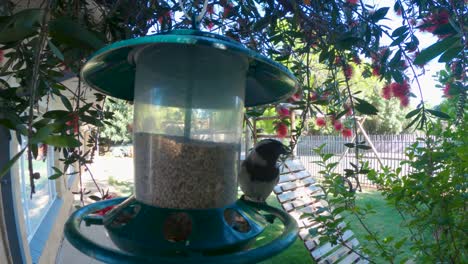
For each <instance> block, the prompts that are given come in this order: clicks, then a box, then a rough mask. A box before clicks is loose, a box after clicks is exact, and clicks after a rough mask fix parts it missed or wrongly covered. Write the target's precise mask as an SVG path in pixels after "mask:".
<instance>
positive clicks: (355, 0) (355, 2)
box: [346, 0, 358, 5]
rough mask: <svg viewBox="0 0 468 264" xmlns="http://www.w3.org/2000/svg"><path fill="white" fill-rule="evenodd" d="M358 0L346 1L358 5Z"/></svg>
mask: <svg viewBox="0 0 468 264" xmlns="http://www.w3.org/2000/svg"><path fill="white" fill-rule="evenodd" d="M357 2H358V0H346V3H348V4H351V5H357Z"/></svg>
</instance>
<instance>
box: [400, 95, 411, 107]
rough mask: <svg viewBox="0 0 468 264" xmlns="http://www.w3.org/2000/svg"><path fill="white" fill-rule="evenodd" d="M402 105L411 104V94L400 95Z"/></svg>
mask: <svg viewBox="0 0 468 264" xmlns="http://www.w3.org/2000/svg"><path fill="white" fill-rule="evenodd" d="M399 99H400V105H401V107H407V106H408V105H409V96H403V97H400V98H399Z"/></svg>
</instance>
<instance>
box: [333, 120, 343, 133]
mask: <svg viewBox="0 0 468 264" xmlns="http://www.w3.org/2000/svg"><path fill="white" fill-rule="evenodd" d="M333 128H335V130H336V131H341V130H342V129H343V124H342V123H341V122H340V121H335V122H334V123H333Z"/></svg>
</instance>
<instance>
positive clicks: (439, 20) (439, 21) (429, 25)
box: [419, 9, 450, 33]
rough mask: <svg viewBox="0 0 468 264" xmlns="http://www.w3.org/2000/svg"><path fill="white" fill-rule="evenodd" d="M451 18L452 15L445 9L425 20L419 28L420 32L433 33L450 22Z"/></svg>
mask: <svg viewBox="0 0 468 264" xmlns="http://www.w3.org/2000/svg"><path fill="white" fill-rule="evenodd" d="M449 17H450V15H449V13H448V12H447V10H445V9H443V10H440V11H438V12H435V13H432V14H430V15H429V16H427V17H425V18H423V22H422V24H421V25H420V26H419V30H421V31H427V32H430V33H432V32H434V31H435V30H436V29H437V28H438V27H439V26H441V25H445V24H447V23H448V22H449Z"/></svg>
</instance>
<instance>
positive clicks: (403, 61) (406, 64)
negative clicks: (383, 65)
mask: <svg viewBox="0 0 468 264" xmlns="http://www.w3.org/2000/svg"><path fill="white" fill-rule="evenodd" d="M401 67H402V68H403V69H406V68H408V63H406V60H401Z"/></svg>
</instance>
